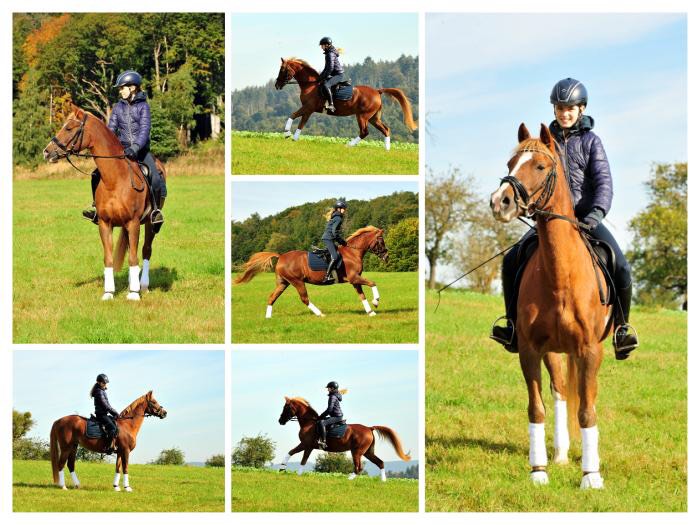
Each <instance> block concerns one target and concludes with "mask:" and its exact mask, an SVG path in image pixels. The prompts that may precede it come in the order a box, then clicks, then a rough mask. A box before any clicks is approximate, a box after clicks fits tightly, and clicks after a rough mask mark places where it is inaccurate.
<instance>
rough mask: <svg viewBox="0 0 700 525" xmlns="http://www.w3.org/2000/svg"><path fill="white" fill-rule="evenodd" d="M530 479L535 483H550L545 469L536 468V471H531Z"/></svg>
mask: <svg viewBox="0 0 700 525" xmlns="http://www.w3.org/2000/svg"><path fill="white" fill-rule="evenodd" d="M530 481H532V483H533V484H535V485H548V484H549V476H548V475H547V473H546V472H545V471H544V470H536V471H535V472H530Z"/></svg>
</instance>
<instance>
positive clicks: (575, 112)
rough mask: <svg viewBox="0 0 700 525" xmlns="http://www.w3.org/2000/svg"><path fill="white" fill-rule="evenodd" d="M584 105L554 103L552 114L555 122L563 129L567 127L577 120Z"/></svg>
mask: <svg viewBox="0 0 700 525" xmlns="http://www.w3.org/2000/svg"><path fill="white" fill-rule="evenodd" d="M583 109H584V106H566V105H564V104H555V105H554V116H555V118H556V119H557V123H558V124H559V125H560V126H561V127H562V128H563V129H569V128H570V127H571V126H573V125H574V124H576V123H577V122H578V119H579V118H580V117H581V115H582V114H583Z"/></svg>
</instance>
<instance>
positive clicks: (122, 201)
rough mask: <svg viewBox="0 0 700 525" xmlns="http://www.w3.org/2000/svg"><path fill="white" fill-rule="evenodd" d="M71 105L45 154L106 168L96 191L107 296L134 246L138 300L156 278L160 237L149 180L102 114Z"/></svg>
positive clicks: (132, 278)
mask: <svg viewBox="0 0 700 525" xmlns="http://www.w3.org/2000/svg"><path fill="white" fill-rule="evenodd" d="M71 110H72V112H71V113H70V115H68V118H67V119H66V122H65V123H64V124H63V127H62V128H61V129H60V130H59V132H58V133H57V134H56V136H55V137H53V138H52V139H51V141H50V142H49V144H48V145H47V146H46V148H44V159H46V160H47V161H48V162H51V163H54V162H58V161H59V160H60V159H63V158H65V159H67V160H68V162H70V163H71V165H73V163H72V162H71V161H70V157H71V156H78V157H88V158H92V159H94V161H95V164H96V165H97V168H98V170H99V172H100V184H99V185H98V186H97V191H96V192H95V207H96V208H97V215H98V218H99V222H98V227H99V231H100V239H101V240H102V248H103V251H104V294H103V295H102V300H103V301H106V300H110V299H113V298H114V293H115V286H114V272H115V271H117V272H118V271H119V270H121V267H122V264H123V262H124V257H125V255H126V250H127V248H128V250H129V293H128V295H127V296H126V298H127V299H129V300H132V301H138V300H139V299H140V297H141V296H140V292H146V291H148V286H149V284H150V277H149V268H150V259H151V255H152V251H153V239H154V237H155V232H154V230H153V226H152V224H151V218H150V215H151V214H150V212H151V199H150V197H149V194H150V188H149V185H148V184H147V182H146V179H145V177H144V175H143V173H142V172H141V168H140V167H139V164H138V163H137V162H136V161H131V160H129V159H127V158H126V157H125V156H124V148H123V147H122V145H121V143H120V142H119V139H117V136H116V135H115V134H114V133H112V131H111V130H110V129H109V128H108V127H107V126H106V125H105V123H104V122H102V120H100V119H99V118H97V117H95V116H94V115H92V114H90V113H88V112H87V111H83V110H82V109H80V108H79V107H77V106H75V105H71ZM84 150H88V151H89V153H88V154H81V152H82V151H84ZM156 166H157V167H158V169H159V170H160V171H161V173H162V174H163V178H165V169H164V167H163V164H162V163H161V162H160V161H158V160H156ZM141 224H144V225H145V226H144V228H145V238H144V242H143V248H142V252H141V253H142V257H143V271H142V272H140V269H139V258H138V247H139V234H140V230H141ZM115 226H121V228H122V229H121V233H120V235H119V240H118V241H117V246H116V248H115V249H114V251H113V247H112V244H113V239H112V232H113V229H114V227H115ZM139 274H140V275H139Z"/></svg>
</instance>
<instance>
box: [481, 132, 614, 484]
mask: <svg viewBox="0 0 700 525" xmlns="http://www.w3.org/2000/svg"><path fill="white" fill-rule="evenodd" d="M518 141H519V143H520V144H519V145H518V147H517V148H516V150H515V153H514V155H513V156H512V157H511V159H510V160H509V161H508V170H509V175H508V176H507V177H505V178H503V179H502V180H501V186H500V188H499V189H498V190H497V191H495V192H494V193H493V194H492V195H491V209H492V211H493V215H494V217H495V218H496V219H497V220H499V221H501V222H510V221H512V220H513V219H515V218H517V217H519V216H522V215H524V216H527V217H534V218H535V219H536V221H537V233H538V236H539V244H538V247H537V249H536V251H535V252H534V254H533V255H532V257H531V259H530V261H529V263H528V264H527V266H526V267H525V269H524V272H523V276H522V281H521V282H522V284H521V285H520V292H519V298H518V307H517V326H516V332H517V338H518V339H517V341H518V343H517V344H518V351H519V354H520V366H521V368H522V371H523V375H524V376H525V382H526V384H527V389H528V397H529V404H528V416H529V420H530V424H529V436H530V466H531V467H532V472H531V474H530V477H531V480H532V481H533V483H535V484H544V483H548V481H549V478H548V476H547V472H546V466H547V450H546V447H545V430H544V420H545V408H544V403H543V400H542V371H541V362H542V361H543V360H544V364H545V366H546V368H547V370H548V371H549V375H550V378H551V382H550V387H551V391H552V395H553V396H554V400H555V401H554V403H555V405H554V448H555V453H554V462H555V463H566V462H567V461H568V449H569V433H568V429H567V405H568V409H569V413H570V414H571V416H572V417H573V413H574V412H576V414H577V416H578V423H579V426H580V428H581V438H582V461H581V463H582V470H583V478H582V480H581V488H596V489H598V488H603V478H602V477H601V476H600V472H599V467H600V458H599V455H598V426H597V416H596V410H595V401H596V395H597V391H598V383H597V374H598V369H599V368H600V364H601V362H602V360H603V341H604V340H605V339H606V338H607V337H608V336H609V334H610V329H611V324H610V320H611V315H612V309H611V308H610V307H608V306H606V305H605V304H602V302H601V300H600V291H599V289H598V283H599V282H604V280H603V277H602V274H601V272H600V270H599V269H598V268H597V267H596V266H595V265H594V264H593V262H592V259H591V254H590V253H589V251H588V249H587V247H586V245H585V244H584V241H583V239H582V236H581V235H582V234H581V231H580V229H579V228H580V227H579V224H578V222H577V220H576V217H575V215H574V209H573V205H572V201H571V196H570V193H569V188H568V184H567V181H566V178H565V175H564V171H563V167H562V163H561V160H560V159H559V156H558V153H557V149H556V143H555V140H554V138H553V137H552V135H551V133H550V131H549V129H548V128H547V126H545V125H544V124H542V125H541V128H540V137H539V139H536V138H531V137H530V133H529V131H528V130H527V128H526V127H525V125H524V124H521V125H520V128H519V129H518ZM596 274H598V275H596ZM558 353H565V354H566V355H567V376H568V377H567V379H566V381H565V379H564V375H563V372H562V360H561V358H560V357H559V355H557V354H558Z"/></svg>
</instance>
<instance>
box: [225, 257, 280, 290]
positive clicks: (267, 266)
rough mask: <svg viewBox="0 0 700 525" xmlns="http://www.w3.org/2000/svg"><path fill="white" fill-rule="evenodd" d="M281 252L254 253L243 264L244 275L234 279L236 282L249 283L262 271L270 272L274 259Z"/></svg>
mask: <svg viewBox="0 0 700 525" xmlns="http://www.w3.org/2000/svg"><path fill="white" fill-rule="evenodd" d="M279 256H280V254H279V253H274V252H258V253H254V254H253V255H251V256H250V259H248V262H246V263H245V264H243V265H242V266H241V270H243V275H240V276H238V277H236V278H235V279H234V281H233V283H234V284H242V283H247V282H248V281H250V280H251V279H252V278H253V277H255V276H256V275H258V274H259V273H260V272H268V271H270V270H271V269H272V265H273V262H272V259H274V258H275V257H279Z"/></svg>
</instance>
